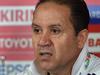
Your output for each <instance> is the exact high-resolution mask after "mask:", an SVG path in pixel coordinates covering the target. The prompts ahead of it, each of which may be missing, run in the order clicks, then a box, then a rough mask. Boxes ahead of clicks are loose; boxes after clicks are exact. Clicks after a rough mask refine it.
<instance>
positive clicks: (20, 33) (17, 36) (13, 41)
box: [0, 26, 34, 60]
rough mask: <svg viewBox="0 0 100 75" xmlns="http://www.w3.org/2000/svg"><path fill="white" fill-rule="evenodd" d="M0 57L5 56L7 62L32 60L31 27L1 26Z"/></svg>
mask: <svg viewBox="0 0 100 75" xmlns="http://www.w3.org/2000/svg"><path fill="white" fill-rule="evenodd" d="M0 56H5V58H6V60H32V59H33V58H34V49H33V48H32V31H31V26H1V27H0ZM25 56H27V57H25Z"/></svg>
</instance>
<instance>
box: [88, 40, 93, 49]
mask: <svg viewBox="0 0 100 75" xmlns="http://www.w3.org/2000/svg"><path fill="white" fill-rule="evenodd" d="M88 45H89V47H92V46H94V39H89V40H88Z"/></svg>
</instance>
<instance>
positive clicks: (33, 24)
mask: <svg viewBox="0 0 100 75" xmlns="http://www.w3.org/2000/svg"><path fill="white" fill-rule="evenodd" d="M33 26H36V27H40V26H39V25H37V24H35V23H32V27H33Z"/></svg>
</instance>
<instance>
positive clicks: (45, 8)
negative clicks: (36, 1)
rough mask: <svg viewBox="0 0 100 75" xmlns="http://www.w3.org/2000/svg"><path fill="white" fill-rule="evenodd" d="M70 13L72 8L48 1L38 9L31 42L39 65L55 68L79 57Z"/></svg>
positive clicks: (34, 15) (43, 67)
mask: <svg viewBox="0 0 100 75" xmlns="http://www.w3.org/2000/svg"><path fill="white" fill-rule="evenodd" d="M70 14H71V12H70V8H69V7H67V6H64V5H58V4H55V3H48V2H47V3H44V4H41V5H39V6H38V8H37V9H36V10H35V13H34V14H33V21H32V22H33V23H32V28H33V37H32V42H33V48H34V49H35V61H36V62H37V64H38V66H39V67H40V68H42V69H44V70H55V69H57V68H61V67H63V66H65V65H68V64H70V63H73V62H74V61H75V59H76V58H77V56H78V54H79V52H80V50H79V48H78V40H77V36H75V31H74V28H73V25H72V23H71V22H70V17H71V16H70Z"/></svg>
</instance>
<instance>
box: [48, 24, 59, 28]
mask: <svg viewBox="0 0 100 75" xmlns="http://www.w3.org/2000/svg"><path fill="white" fill-rule="evenodd" d="M49 27H61V25H60V24H51V25H50V26H49Z"/></svg>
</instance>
